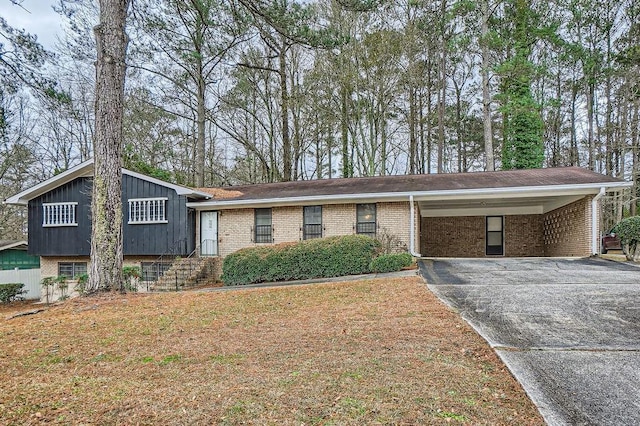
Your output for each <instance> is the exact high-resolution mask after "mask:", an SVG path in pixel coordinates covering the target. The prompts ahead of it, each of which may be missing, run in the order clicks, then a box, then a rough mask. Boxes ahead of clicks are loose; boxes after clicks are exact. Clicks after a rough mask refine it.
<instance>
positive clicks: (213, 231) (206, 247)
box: [200, 212, 218, 256]
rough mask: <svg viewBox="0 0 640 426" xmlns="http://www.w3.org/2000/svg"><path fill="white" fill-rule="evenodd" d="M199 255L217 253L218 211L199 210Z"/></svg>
mask: <svg viewBox="0 0 640 426" xmlns="http://www.w3.org/2000/svg"><path fill="white" fill-rule="evenodd" d="M200 255H201V256H217V255H218V212H200Z"/></svg>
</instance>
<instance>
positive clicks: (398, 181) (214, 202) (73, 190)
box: [5, 161, 631, 277]
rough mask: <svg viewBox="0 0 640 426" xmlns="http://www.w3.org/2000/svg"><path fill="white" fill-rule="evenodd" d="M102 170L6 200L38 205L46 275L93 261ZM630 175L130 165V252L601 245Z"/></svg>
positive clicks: (83, 171)
mask: <svg viewBox="0 0 640 426" xmlns="http://www.w3.org/2000/svg"><path fill="white" fill-rule="evenodd" d="M92 170H93V163H92V161H88V162H86V163H83V164H81V165H79V166H77V167H75V168H73V169H70V170H68V171H67V172H64V173H62V174H60V175H58V176H56V177H54V178H51V179H49V180H48V181H45V182H43V183H41V184H39V185H36V186H34V187H33V188H30V189H27V190H26V191H23V192H22V193H20V194H17V195H15V196H13V197H10V198H8V199H7V200H6V201H5V202H7V203H9V204H16V205H26V206H28V212H29V253H32V254H34V255H39V256H41V259H42V269H43V271H42V275H43V276H48V275H68V276H70V277H73V276H76V275H79V274H80V273H83V272H85V271H86V262H87V256H88V255H89V250H90V243H89V236H90V226H91V224H90V214H89V208H90V200H89V197H90V194H91V175H92ZM630 185H631V184H630V183H628V182H623V181H621V180H618V179H614V178H611V177H608V176H604V175H601V174H598V173H594V172H591V171H588V170H585V169H581V168H577V167H566V168H549V169H536V170H514V171H500V172H478V173H461V174H429V175H404V176H384V177H370V178H352V179H328V180H314V181H297V182H283V183H272V184H260V185H246V186H236V187H228V188H202V189H191V188H185V187H182V186H179V185H173V184H169V183H166V182H162V181H159V180H157V179H154V178H151V177H148V176H144V175H141V174H138V173H134V172H131V171H128V170H123V195H122V202H123V210H124V211H123V215H124V253H125V263H126V264H137V265H140V266H142V268H143V270H144V271H146V273H147V275H151V276H153V274H155V275H156V276H157V275H161V274H162V271H163V270H164V269H166V266H163V267H162V268H164V269H162V268H160V269H162V270H160V269H158V268H159V267H158V266H157V259H158V256H161V255H165V254H168V255H169V256H170V257H172V258H175V257H176V256H181V257H182V256H190V255H191V256H201V257H209V256H216V257H224V256H226V255H228V254H229V253H232V252H234V251H236V250H238V249H240V248H243V247H250V246H257V245H263V244H273V243H281V242H287V241H299V240H304V239H310V238H318V237H327V236H331V235H345V234H355V233H358V234H365V235H370V236H374V237H378V238H380V239H383V240H385V241H386V242H387V243H390V244H393V245H395V246H396V247H401V248H404V249H405V250H408V251H409V252H411V254H413V255H414V256H421V255H422V256H429V257H443V256H444V257H453V256H455V257H484V256H523V257H526V256H589V255H591V254H597V253H598V252H599V230H598V224H599V220H598V212H599V199H600V197H602V195H604V194H605V193H606V192H607V191H616V190H619V189H621V188H624V187H628V186H630ZM420 253H421V254H420ZM154 270H155V272H153V271H154ZM149 271H151V272H149Z"/></svg>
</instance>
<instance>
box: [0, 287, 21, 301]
mask: <svg viewBox="0 0 640 426" xmlns="http://www.w3.org/2000/svg"><path fill="white" fill-rule="evenodd" d="M26 292H27V291H26V290H24V284H22V283H9V284H0V302H2V303H9V302H13V301H14V300H22V295H23V294H25V293H26Z"/></svg>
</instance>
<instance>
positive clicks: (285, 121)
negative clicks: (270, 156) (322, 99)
mask: <svg viewBox="0 0 640 426" xmlns="http://www.w3.org/2000/svg"><path fill="white" fill-rule="evenodd" d="M286 56H287V48H286V44H285V42H284V41H283V43H282V49H281V50H280V52H279V54H278V61H279V68H278V74H279V77H280V101H281V109H282V110H281V111H280V114H281V115H282V117H281V118H282V168H283V169H284V170H283V173H282V180H283V181H290V180H291V177H292V175H291V169H292V166H291V136H290V135H289V89H288V87H287V57H286Z"/></svg>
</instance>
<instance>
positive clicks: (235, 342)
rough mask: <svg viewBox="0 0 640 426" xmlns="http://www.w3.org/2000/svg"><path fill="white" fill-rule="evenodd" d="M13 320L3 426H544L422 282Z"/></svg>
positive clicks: (6, 328) (116, 302) (74, 305)
mask: <svg viewBox="0 0 640 426" xmlns="http://www.w3.org/2000/svg"><path fill="white" fill-rule="evenodd" d="M7 315H8V314H7V313H6V312H4V313H3V316H2V317H1V319H0V348H1V352H0V374H1V375H2V377H1V378H0V379H1V380H2V385H1V389H2V392H0V417H1V418H2V419H3V423H8V424H41V423H44V422H47V423H60V424H127V425H129V424H164V425H174V424H175V425H177V424H192V425H199V424H207V425H208V424H261V425H263V424H274V425H275V424H278V425H281V424H297V425H300V424H307V425H309V424H318V425H320V424H340V425H350V424H353V425H360V424H449V423H453V424H492V425H495V424H505V425H506V424H509V425H511V424H520V425H527V424H530V425H538V424H540V425H542V424H544V422H543V420H542V419H541V417H540V416H539V414H538V412H537V410H536V409H535V407H534V406H533V404H532V403H531V402H530V401H529V399H528V398H527V397H526V395H525V394H524V392H523V391H522V389H521V388H520V386H519V385H518V383H517V382H516V381H515V380H514V379H513V377H512V376H511V375H510V373H509V372H508V371H506V369H505V367H504V365H502V364H501V363H500V361H499V360H498V359H497V357H496V356H495V355H494V353H493V352H492V351H491V349H490V348H489V347H488V346H487V345H486V344H485V342H484V341H483V340H482V339H481V338H480V337H479V336H478V335H476V334H475V332H474V331H473V330H471V329H470V328H469V327H468V326H467V325H466V323H464V322H463V321H462V320H461V319H460V318H459V317H458V316H457V315H456V314H455V313H453V312H451V311H450V310H449V309H448V308H447V307H445V306H444V305H443V304H441V303H440V302H439V301H438V300H437V299H436V298H435V297H434V296H433V295H432V294H431V293H430V292H429V291H428V289H427V288H426V286H425V285H424V284H423V282H422V280H421V279H419V278H416V277H410V278H398V279H377V280H366V281H356V282H345V283H331V284H317V285H307V286H297V287H287V288H263V289H251V290H241V291H233V292H184V293H178V294H176V293H173V294H148V295H137V294H131V295H126V296H119V295H110V296H107V297H96V298H83V299H76V300H72V301H67V302H66V303H64V304H62V305H60V306H54V307H51V308H50V309H49V310H47V311H46V312H42V313H39V314H37V315H35V316H30V317H19V318H14V319H11V320H5V319H4V318H5V317H6V316H7Z"/></svg>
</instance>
